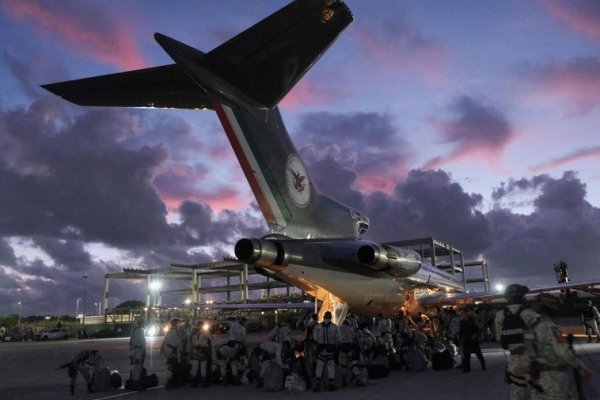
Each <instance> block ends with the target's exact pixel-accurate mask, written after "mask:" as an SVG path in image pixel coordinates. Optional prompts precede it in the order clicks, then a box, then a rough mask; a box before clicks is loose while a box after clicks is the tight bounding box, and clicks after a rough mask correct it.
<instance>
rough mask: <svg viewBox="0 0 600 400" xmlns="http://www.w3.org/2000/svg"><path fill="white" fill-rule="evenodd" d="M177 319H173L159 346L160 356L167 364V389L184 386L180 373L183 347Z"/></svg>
mask: <svg viewBox="0 0 600 400" xmlns="http://www.w3.org/2000/svg"><path fill="white" fill-rule="evenodd" d="M178 328H179V319H177V318H173V319H172V320H171V326H170V328H169V332H167V334H166V336H165V338H164V339H163V342H162V345H161V346H160V354H162V355H163V356H164V357H165V359H166V364H167V384H166V385H165V387H166V388H167V389H172V388H177V387H180V386H181V385H183V384H184V376H183V374H182V372H181V369H182V366H181V356H182V352H183V349H184V346H185V343H183V341H182V339H181V336H180V335H179V332H178Z"/></svg>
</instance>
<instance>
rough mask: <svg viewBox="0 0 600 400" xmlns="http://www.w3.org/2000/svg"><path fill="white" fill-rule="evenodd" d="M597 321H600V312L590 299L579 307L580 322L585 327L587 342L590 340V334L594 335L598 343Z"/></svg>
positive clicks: (599, 339)
mask: <svg viewBox="0 0 600 400" xmlns="http://www.w3.org/2000/svg"><path fill="white" fill-rule="evenodd" d="M598 322H600V313H599V312H598V309H597V308H596V307H595V306H594V303H592V301H591V300H588V301H587V304H586V305H585V306H584V307H583V308H582V309H581V323H582V324H583V326H584V327H585V333H586V335H587V336H588V343H591V342H592V334H595V335H596V343H600V333H599V332H598Z"/></svg>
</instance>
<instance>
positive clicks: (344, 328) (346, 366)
mask: <svg viewBox="0 0 600 400" xmlns="http://www.w3.org/2000/svg"><path fill="white" fill-rule="evenodd" d="M340 337H341V343H340V352H339V356H338V363H339V365H340V367H342V371H343V373H344V383H345V381H346V378H347V377H350V374H349V373H350V370H351V355H352V351H353V349H354V346H356V329H355V328H353V327H352V326H351V325H350V321H348V319H345V320H344V322H342V325H341V326H340Z"/></svg>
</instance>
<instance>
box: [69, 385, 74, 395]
mask: <svg viewBox="0 0 600 400" xmlns="http://www.w3.org/2000/svg"><path fill="white" fill-rule="evenodd" d="M69 389H71V395H74V394H75V385H69Z"/></svg>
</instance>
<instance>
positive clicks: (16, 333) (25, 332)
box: [4, 327, 34, 342]
mask: <svg viewBox="0 0 600 400" xmlns="http://www.w3.org/2000/svg"><path fill="white" fill-rule="evenodd" d="M33 338H34V334H33V330H31V328H25V327H16V328H13V329H11V330H10V331H8V332H6V333H5V334H4V341H6V342H25V341H27V340H33Z"/></svg>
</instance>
